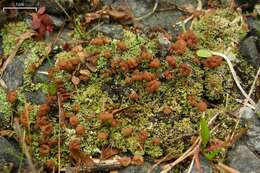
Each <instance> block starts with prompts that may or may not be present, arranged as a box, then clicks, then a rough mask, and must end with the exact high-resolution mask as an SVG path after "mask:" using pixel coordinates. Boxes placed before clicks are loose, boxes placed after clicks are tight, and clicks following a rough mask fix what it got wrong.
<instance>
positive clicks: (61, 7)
mask: <svg viewBox="0 0 260 173" xmlns="http://www.w3.org/2000/svg"><path fill="white" fill-rule="evenodd" d="M54 1H55V3H56V4H57V5H58V6H59V7H60V9H61V10H62V11H63V12H64V13H65V14H66V16H67V17H68V19H69V20H71V17H70V15H69V14H68V13H67V11H66V10H65V9H64V7H63V6H62V5H61V4H60V3H59V1H57V0H54Z"/></svg>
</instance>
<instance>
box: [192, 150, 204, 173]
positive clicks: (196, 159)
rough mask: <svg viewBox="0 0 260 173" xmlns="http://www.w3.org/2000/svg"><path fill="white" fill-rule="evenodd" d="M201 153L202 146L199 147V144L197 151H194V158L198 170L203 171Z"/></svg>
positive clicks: (200, 172)
mask: <svg viewBox="0 0 260 173" xmlns="http://www.w3.org/2000/svg"><path fill="white" fill-rule="evenodd" d="M199 153H200V148H199V146H197V147H196V149H195V152H194V156H193V159H194V162H195V167H196V169H197V171H198V172H199V173H202V169H201V164H200V157H199Z"/></svg>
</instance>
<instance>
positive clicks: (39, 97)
mask: <svg viewBox="0 0 260 173" xmlns="http://www.w3.org/2000/svg"><path fill="white" fill-rule="evenodd" d="M25 96H26V99H27V101H29V102H31V103H33V104H37V105H40V104H43V103H44V102H45V94H44V93H43V92H42V91H40V90H37V91H33V92H26V93H25Z"/></svg>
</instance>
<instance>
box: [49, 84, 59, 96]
mask: <svg viewBox="0 0 260 173" xmlns="http://www.w3.org/2000/svg"><path fill="white" fill-rule="evenodd" d="M48 92H49V94H51V95H55V94H56V92H57V87H56V84H55V83H53V82H52V83H50V84H48Z"/></svg>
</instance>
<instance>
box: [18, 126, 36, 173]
mask: <svg viewBox="0 0 260 173" xmlns="http://www.w3.org/2000/svg"><path fill="white" fill-rule="evenodd" d="M14 130H15V133H16V134H17V135H18V137H19V138H20V139H21V140H22V141H20V140H19V142H20V144H21V145H22V150H23V153H24V154H25V156H26V158H27V161H28V164H29V167H30V169H31V172H32V173H37V171H36V168H35V166H34V164H33V161H32V157H31V155H30V150H29V149H28V146H27V145H26V142H25V140H24V139H25V133H23V131H22V130H21V128H20V125H19V124H18V123H17V122H15V123H14ZM24 132H25V131H24Z"/></svg>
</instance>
